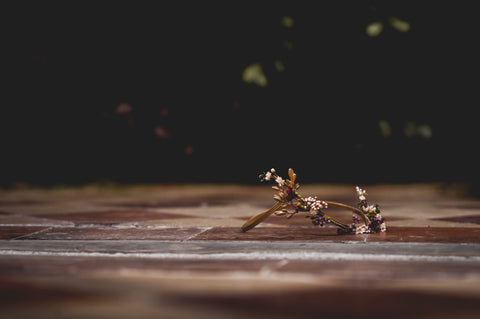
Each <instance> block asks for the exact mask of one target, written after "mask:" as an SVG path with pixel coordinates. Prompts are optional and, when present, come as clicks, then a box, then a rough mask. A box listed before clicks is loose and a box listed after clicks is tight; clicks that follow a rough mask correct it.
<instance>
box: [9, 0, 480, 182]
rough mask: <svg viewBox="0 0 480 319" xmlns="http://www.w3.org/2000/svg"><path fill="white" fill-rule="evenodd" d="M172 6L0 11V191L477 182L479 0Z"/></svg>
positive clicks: (32, 6) (31, 6)
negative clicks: (96, 185) (372, 31)
mask: <svg viewBox="0 0 480 319" xmlns="http://www.w3.org/2000/svg"><path fill="white" fill-rule="evenodd" d="M165 3H166V2H158V3H139V2H128V3H126V4H125V3H123V2H78V3H71V2H69V3H68V4H66V3H64V2H55V3H51V2H43V3H38V2H32V3H22V4H21V5H19V6H17V7H16V8H8V9H5V10H4V14H5V15H6V16H7V21H6V24H5V28H4V30H3V31H2V33H4V37H3V44H4V45H3V56H4V58H3V62H4V64H5V69H6V72H3V76H4V82H5V84H4V86H3V90H4V95H3V106H2V115H1V128H0V130H1V131H0V133H1V137H0V139H1V140H0V141H1V149H2V155H1V167H0V176H1V179H0V183H1V184H0V186H2V185H3V186H6V187H9V186H12V185H15V184H16V183H18V182H23V183H28V184H34V185H40V186H51V185H57V184H84V183H92V182H99V181H100V182H101V181H113V182H119V183H125V182H129V183H130V182H140V183H145V182H147V183H150V182H151V183H162V182H240V183H254V182H256V181H257V175H258V173H260V172H262V171H265V170H267V169H269V168H270V167H276V168H277V169H278V170H279V172H280V173H281V171H284V170H286V169H287V168H288V167H293V168H295V169H296V171H297V173H298V175H299V178H300V182H348V183H350V182H352V183H353V182H355V183H363V184H364V183H376V182H431V181H441V182H468V183H473V184H472V185H475V182H476V181H477V180H478V179H479V177H480V174H479V172H478V159H479V156H478V151H477V141H478V137H479V136H480V134H479V128H478V120H477V118H478V114H477V113H478V112H477V108H478V105H479V104H478V103H479V99H478V62H477V61H478V57H479V55H478V53H479V50H478V49H477V46H478V39H479V33H478V29H479V28H478V17H477V13H476V12H477V11H476V10H474V8H473V5H469V4H470V2H458V1H448V2H442V4H438V3H436V2H433V1H432V2H426V1H413V2H405V1H379V2H375V1H331V2H319V3H313V2H296V1H295V2H294V1H292V2H291V3H286V4H285V3H283V4H281V5H280V4H278V3H275V2H271V3H268V4H267V3H262V4H259V3H255V2H251V3H248V2H233V3H229V2H226V3H222V2H219V3H209V2H206V3H205V2H200V1H199V2H175V3H176V4H175V5H173V4H165ZM285 16H287V17H291V18H292V19H293V22H294V23H293V26H292V27H286V26H285V25H284V24H282V18H283V17H285ZM391 17H395V18H398V19H401V20H402V21H406V22H408V23H409V25H410V30H409V31H408V32H400V31H398V30H396V29H395V28H394V27H392V26H391V25H390V24H389V18H391ZM375 21H379V22H381V23H382V24H383V30H382V32H381V33H380V34H379V35H378V36H376V37H372V36H368V35H367V34H366V27H367V25H369V24H370V23H372V22H375ZM277 60H279V61H281V62H282V64H283V65H284V67H285V69H284V71H283V72H280V71H278V70H277V69H276V68H275V61H277ZM254 63H260V65H261V66H262V69H263V72H264V74H265V76H266V78H267V80H268V84H267V86H265V87H261V86H259V85H256V84H254V83H246V82H244V81H243V80H242V73H243V71H244V69H245V68H246V67H248V66H249V65H251V64H254ZM381 121H382V122H381ZM379 123H383V124H384V127H385V123H388V124H387V131H385V130H384V131H383V134H382V130H381V129H380V125H379ZM388 128H389V130H388ZM425 130H426V133H425ZM430 133H431V134H430Z"/></svg>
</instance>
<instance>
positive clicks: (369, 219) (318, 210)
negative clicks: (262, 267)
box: [242, 168, 386, 234]
mask: <svg viewBox="0 0 480 319" xmlns="http://www.w3.org/2000/svg"><path fill="white" fill-rule="evenodd" d="M288 176H289V179H283V178H282V177H281V176H279V175H277V173H276V170H275V169H274V168H272V169H271V170H270V171H268V172H266V173H263V174H261V175H260V176H259V177H260V180H261V181H262V182H263V181H275V183H276V185H275V186H272V188H273V189H274V190H276V191H277V193H276V194H275V195H273V198H274V199H275V200H276V202H277V203H276V204H275V205H273V207H272V208H270V209H269V210H267V211H265V212H263V213H261V214H258V215H256V216H253V217H252V218H250V219H249V220H248V221H247V222H246V223H245V224H244V225H243V226H242V230H243V231H248V230H250V229H252V228H254V227H255V226H256V225H258V224H259V223H261V222H262V221H264V220H265V219H266V218H268V217H269V216H270V215H272V214H275V215H284V216H287V218H290V217H292V216H293V215H295V214H297V213H299V212H300V211H302V212H309V213H310V216H306V217H308V218H310V219H311V221H312V223H313V224H314V225H316V226H324V225H325V224H327V223H328V224H333V225H335V226H337V227H339V229H338V230H339V233H341V234H364V233H377V232H384V231H386V226H385V219H384V218H383V217H382V216H381V215H380V209H379V208H378V205H368V203H367V195H368V194H367V192H366V191H365V190H364V189H361V188H359V187H358V186H357V187H356V192H357V195H358V199H359V202H358V204H357V206H358V208H355V207H352V206H349V205H345V204H342V203H336V202H330V201H323V200H319V199H318V198H317V197H316V196H315V197H312V196H309V197H306V198H303V197H302V196H301V195H300V194H299V193H298V192H297V190H298V189H299V188H300V185H299V184H296V183H295V180H296V177H297V175H296V174H295V173H294V171H293V169H291V168H290V169H289V170H288ZM329 206H331V207H337V208H342V209H346V210H350V211H352V212H353V213H354V215H353V223H351V224H345V223H343V222H341V221H339V220H337V219H335V218H333V217H331V216H328V215H327V214H325V212H324V211H323V210H324V209H327V208H328V207H329ZM289 209H293V211H289Z"/></svg>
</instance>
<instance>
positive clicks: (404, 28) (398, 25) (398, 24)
mask: <svg viewBox="0 0 480 319" xmlns="http://www.w3.org/2000/svg"><path fill="white" fill-rule="evenodd" d="M388 22H389V23H390V25H391V26H392V28H394V29H395V30H397V31H400V32H408V31H409V30H410V23H408V22H407V21H404V20H400V19H398V18H395V17H390V18H388Z"/></svg>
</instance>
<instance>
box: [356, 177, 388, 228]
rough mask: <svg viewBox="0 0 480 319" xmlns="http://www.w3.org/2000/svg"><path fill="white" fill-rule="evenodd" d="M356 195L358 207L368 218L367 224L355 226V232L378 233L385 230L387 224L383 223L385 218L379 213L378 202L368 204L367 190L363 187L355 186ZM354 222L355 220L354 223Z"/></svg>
mask: <svg viewBox="0 0 480 319" xmlns="http://www.w3.org/2000/svg"><path fill="white" fill-rule="evenodd" d="M356 191H357V195H358V199H359V202H358V204H357V205H358V208H359V209H360V210H362V212H363V213H364V214H365V215H366V216H367V217H368V219H369V220H370V224H369V225H362V226H357V227H356V228H355V233H356V234H363V233H367V234H368V233H378V232H385V231H387V225H386V224H385V219H384V218H383V217H382V215H381V214H380V209H379V208H378V204H375V205H368V202H367V196H368V194H367V192H366V191H365V190H364V189H361V188H359V187H358V186H357V187H356ZM353 224H355V221H354V223H353Z"/></svg>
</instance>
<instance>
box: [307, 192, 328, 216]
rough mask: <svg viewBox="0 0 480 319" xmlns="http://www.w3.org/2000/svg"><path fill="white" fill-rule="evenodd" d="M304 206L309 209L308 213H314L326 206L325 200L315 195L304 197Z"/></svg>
mask: <svg viewBox="0 0 480 319" xmlns="http://www.w3.org/2000/svg"><path fill="white" fill-rule="evenodd" d="M305 203H306V205H305V207H306V208H307V209H309V210H310V213H312V214H316V213H317V212H319V211H320V210H321V209H324V208H328V204H327V202H325V201H323V200H319V199H317V196H315V197H312V196H309V197H307V198H305Z"/></svg>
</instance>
